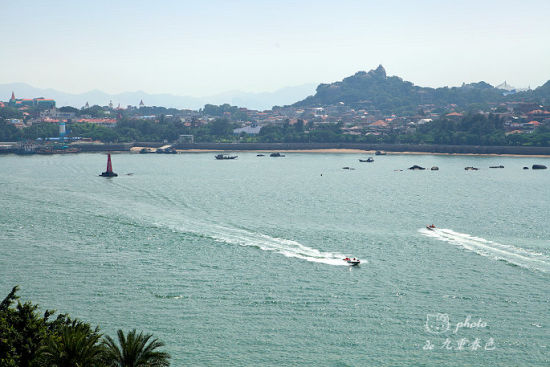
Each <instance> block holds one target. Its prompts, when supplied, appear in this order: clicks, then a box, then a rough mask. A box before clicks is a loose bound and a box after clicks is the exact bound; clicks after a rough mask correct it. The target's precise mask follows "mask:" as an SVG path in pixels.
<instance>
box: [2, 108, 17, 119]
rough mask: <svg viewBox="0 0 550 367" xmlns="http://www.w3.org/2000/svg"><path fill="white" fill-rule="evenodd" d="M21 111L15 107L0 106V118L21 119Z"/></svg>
mask: <svg viewBox="0 0 550 367" xmlns="http://www.w3.org/2000/svg"><path fill="white" fill-rule="evenodd" d="M22 118H23V113H22V112H21V111H19V110H18V109H17V108H13V107H4V108H0V120H1V119H22Z"/></svg>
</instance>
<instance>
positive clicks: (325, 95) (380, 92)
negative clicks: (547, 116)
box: [293, 65, 550, 113]
mask: <svg viewBox="0 0 550 367" xmlns="http://www.w3.org/2000/svg"><path fill="white" fill-rule="evenodd" d="M515 98H517V99H520V100H521V99H529V100H541V99H543V98H546V99H547V100H548V99H550V81H549V82H547V83H546V84H544V85H543V86H541V87H539V88H537V89H536V90H534V91H529V92H520V93H516V94H513V95H509V96H506V97H505V96H504V94H503V91H502V90H500V89H497V88H495V87H493V86H492V85H490V84H488V83H485V82H478V83H470V84H463V85H462V86H461V87H452V88H449V87H442V88H428V87H419V86H416V85H414V84H413V83H411V82H408V81H405V80H403V79H401V78H400V77H397V76H387V75H386V70H385V69H384V67H383V66H382V65H380V66H378V67H377V68H376V69H374V70H371V71H369V72H365V71H360V72H357V73H355V74H354V75H352V76H350V77H347V78H344V79H343V80H342V81H339V82H335V83H331V84H320V85H319V86H318V87H317V90H316V93H315V95H313V96H310V97H307V98H306V99H304V100H302V101H300V102H297V103H295V104H294V105H293V106H295V107H314V106H326V105H335V104H339V103H340V104H341V103H344V104H346V105H351V106H353V107H355V108H361V107H362V108H366V109H369V110H380V111H382V112H385V113H400V112H412V111H416V110H417V109H418V106H419V105H427V104H433V105H436V106H438V107H444V106H447V105H450V104H456V105H457V106H458V107H459V108H461V109H468V108H470V107H483V106H484V105H487V104H490V103H498V102H503V101H506V100H510V99H515Z"/></svg>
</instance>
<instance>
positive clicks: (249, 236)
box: [208, 226, 349, 266]
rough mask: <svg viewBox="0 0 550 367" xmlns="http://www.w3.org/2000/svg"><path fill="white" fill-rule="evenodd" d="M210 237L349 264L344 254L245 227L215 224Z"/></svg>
mask: <svg viewBox="0 0 550 367" xmlns="http://www.w3.org/2000/svg"><path fill="white" fill-rule="evenodd" d="M213 229H215V230H214V231H213V232H214V233H211V234H208V236H209V237H211V238H213V239H214V240H216V241H219V242H223V243H230V244H235V245H239V246H250V247H257V248H259V249H261V250H264V251H273V252H276V253H279V254H281V255H284V256H286V257H293V258H297V259H302V260H306V261H311V262H316V263H323V264H328V265H345V266H349V264H348V263H346V262H345V261H344V260H343V259H344V257H346V256H344V255H342V254H339V253H335V252H324V251H319V250H317V249H314V248H311V247H308V246H304V245H302V244H301V243H299V242H296V241H292V240H287V239H283V238H277V237H271V236H267V235H264V234H261V233H253V232H250V231H247V230H244V229H238V228H228V227H225V226H214V227H213Z"/></svg>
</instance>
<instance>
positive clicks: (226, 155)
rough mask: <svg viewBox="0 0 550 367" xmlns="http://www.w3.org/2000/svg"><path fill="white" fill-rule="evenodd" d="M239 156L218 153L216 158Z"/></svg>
mask: <svg viewBox="0 0 550 367" xmlns="http://www.w3.org/2000/svg"><path fill="white" fill-rule="evenodd" d="M237 157H238V156H236V155H229V154H217V155H216V156H215V158H216V159H235V158H237Z"/></svg>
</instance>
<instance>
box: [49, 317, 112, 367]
mask: <svg viewBox="0 0 550 367" xmlns="http://www.w3.org/2000/svg"><path fill="white" fill-rule="evenodd" d="M100 338H101V334H100V333H99V329H98V328H96V329H92V328H91V327H90V325H89V324H87V323H84V322H82V321H78V320H75V321H73V322H72V323H70V324H69V325H61V326H60V327H58V328H55V329H54V331H53V333H51V334H50V335H49V337H48V339H47V341H46V343H45V345H44V346H42V348H41V349H40V353H39V363H41V364H43V365H47V366H57V367H73V366H83V367H84V366H90V367H94V366H103V362H104V349H103V347H102V345H101V344H100Z"/></svg>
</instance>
